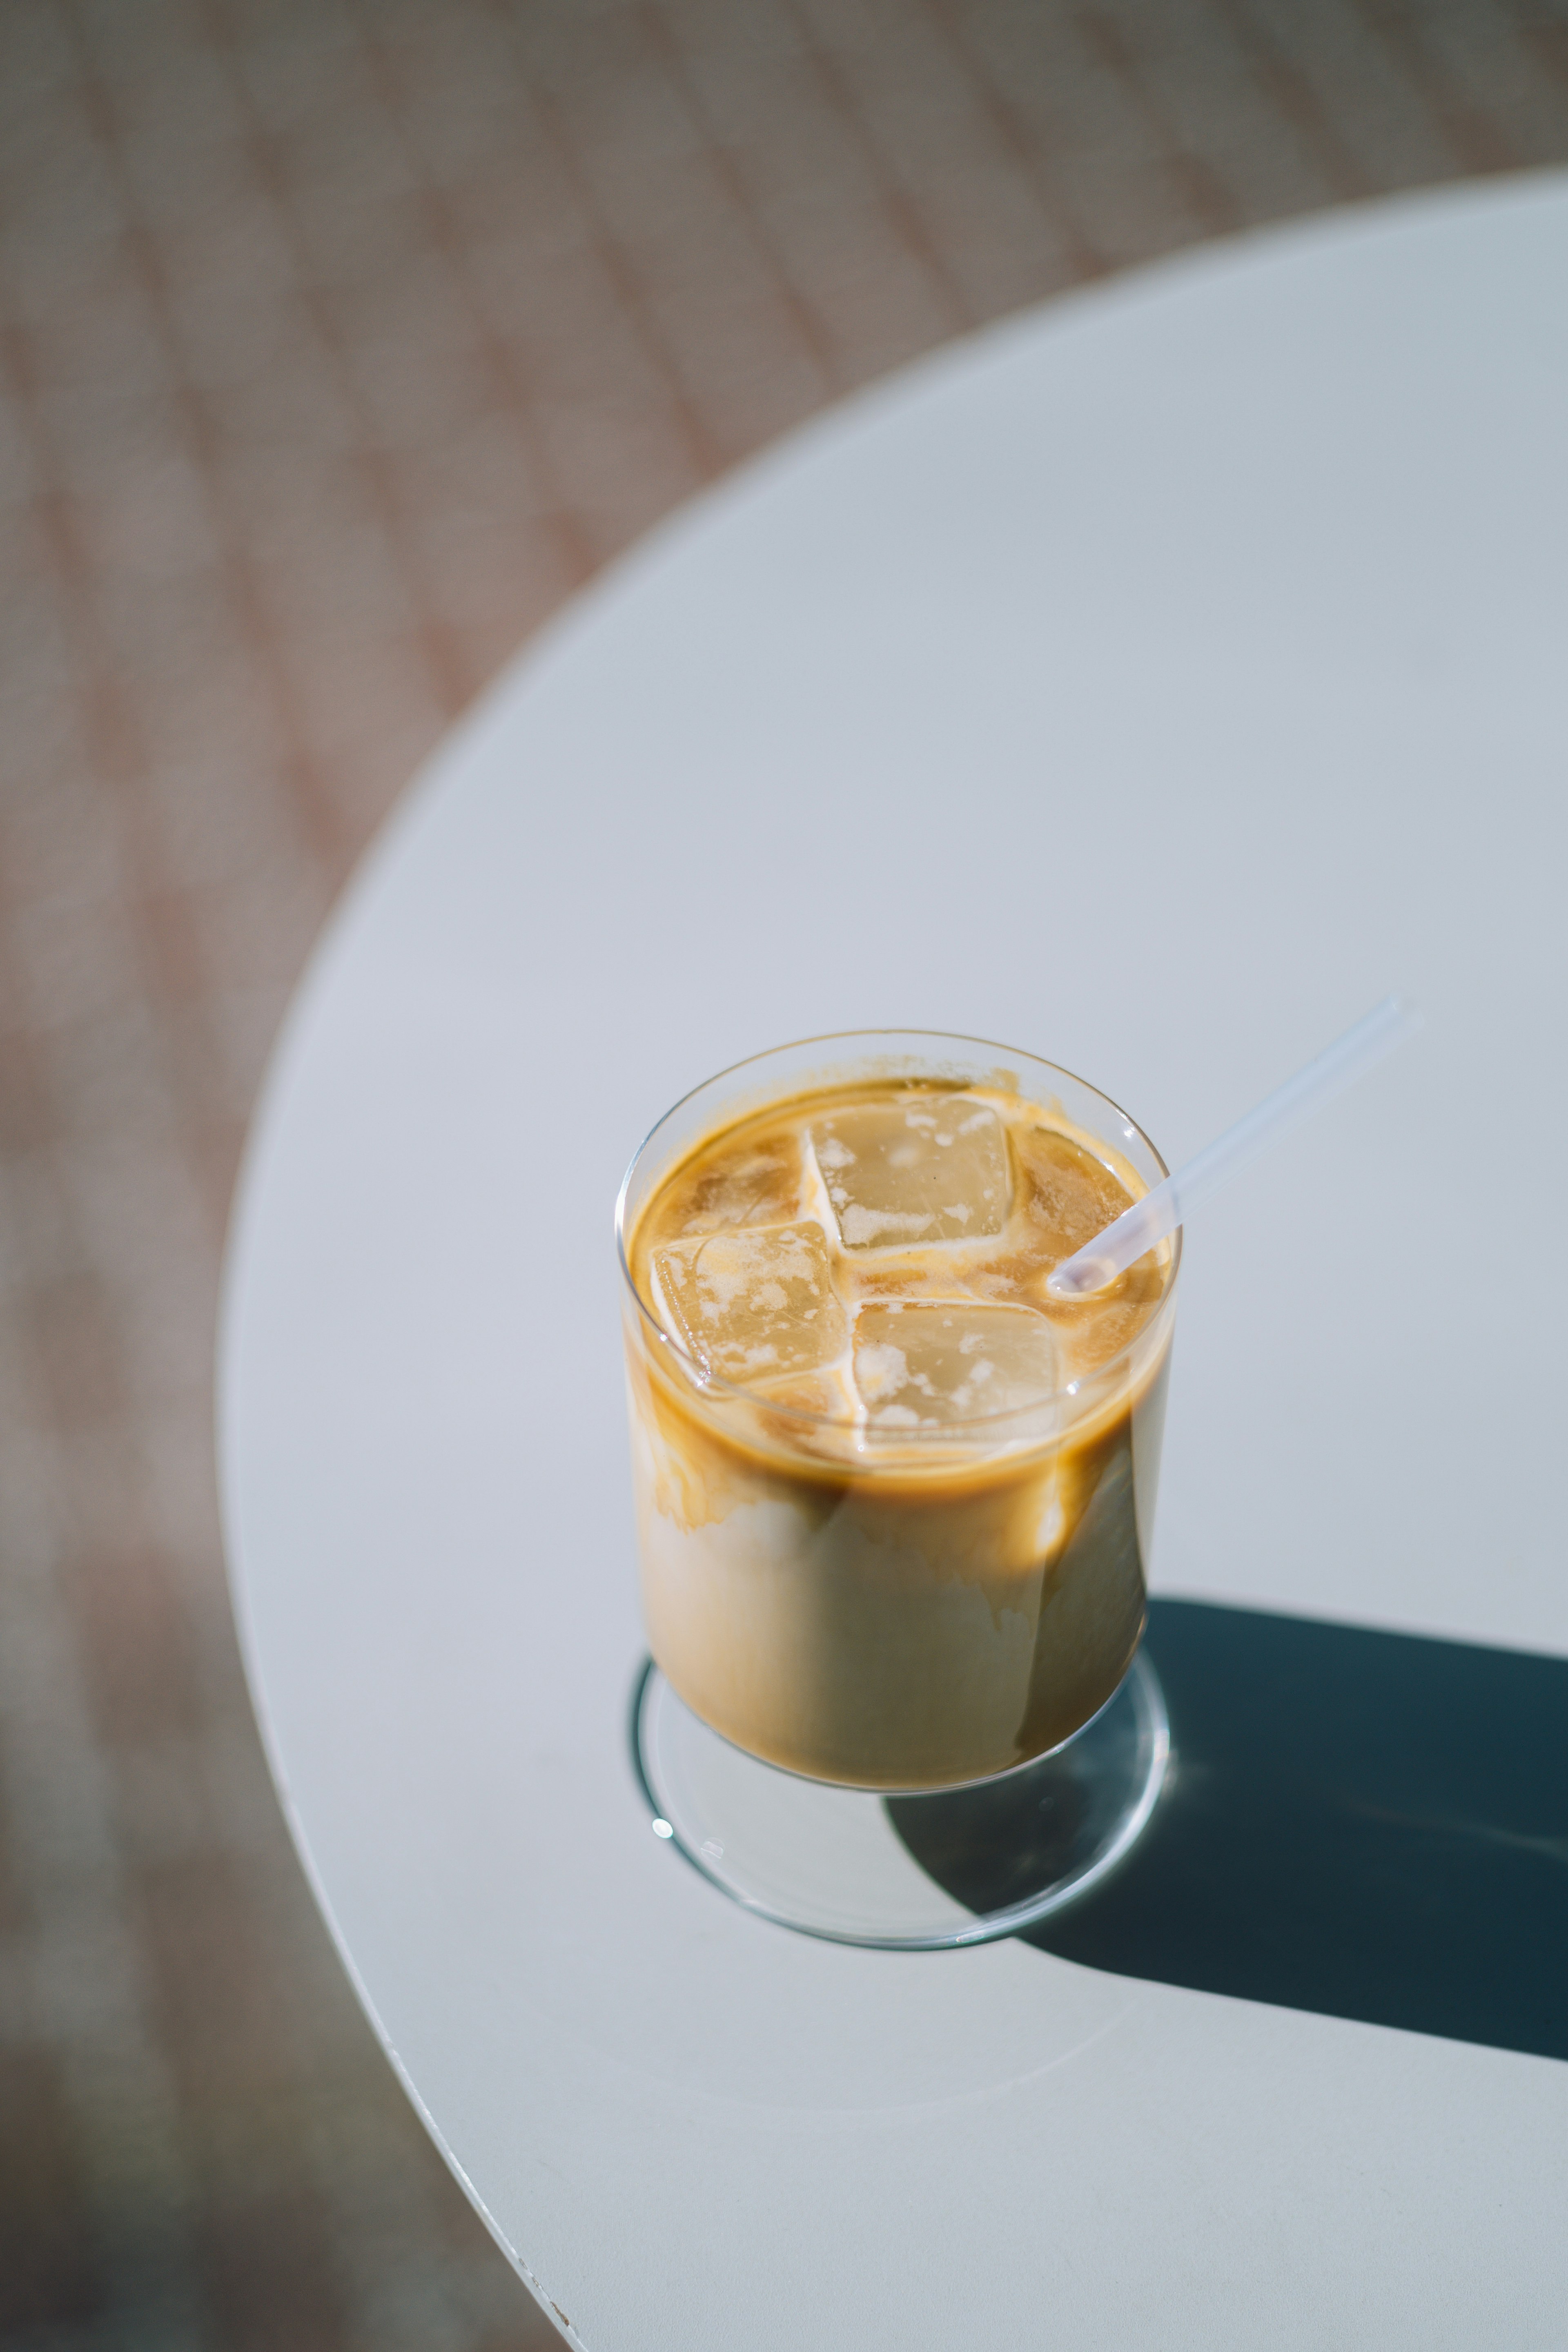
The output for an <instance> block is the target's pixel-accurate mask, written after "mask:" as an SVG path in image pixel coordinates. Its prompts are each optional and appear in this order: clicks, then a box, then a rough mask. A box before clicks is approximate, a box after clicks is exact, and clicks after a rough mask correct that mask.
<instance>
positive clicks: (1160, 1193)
mask: <svg viewBox="0 0 1568 2352" xmlns="http://www.w3.org/2000/svg"><path fill="white" fill-rule="evenodd" d="M1420 1026H1421V1016H1420V1014H1419V1013H1417V1012H1416V1009H1415V1007H1414V1006H1413V1005H1410V1004H1407V1003H1405V1002H1404V1000H1403V999H1402V998H1400V997H1397V996H1385V998H1384V1000H1383V1002H1382V1003H1381V1004H1377V1005H1374V1007H1373V1009H1372V1011H1371V1012H1370V1013H1367V1014H1366V1015H1365V1016H1364V1018H1363V1019H1362V1020H1360V1021H1358V1022H1357V1023H1356V1024H1355V1026H1354V1029H1347V1030H1346V1031H1345V1033H1344V1035H1343V1037H1341V1038H1338V1039H1337V1040H1336V1041H1335V1043H1334V1044H1333V1045H1330V1046H1328V1047H1327V1048H1326V1049H1325V1050H1324V1051H1323V1052H1322V1053H1321V1054H1320V1055H1318V1057H1317V1059H1316V1060H1315V1061H1312V1062H1309V1063H1308V1064H1307V1066H1306V1068H1305V1069H1304V1070H1298V1071H1297V1072H1296V1075H1295V1076H1294V1077H1293V1078H1287V1079H1286V1081H1285V1083H1284V1085H1283V1086H1282V1087H1276V1088H1275V1090H1274V1092H1273V1093H1272V1094H1271V1095H1269V1096H1267V1097H1265V1098H1264V1100H1263V1101H1262V1102H1260V1104H1259V1106H1258V1108H1257V1109H1256V1110H1250V1111H1249V1112H1248V1114H1247V1116H1246V1118H1239V1119H1238V1120H1237V1122H1236V1124H1235V1126H1234V1127H1232V1128H1228V1129H1226V1131H1225V1133H1224V1134H1223V1135H1222V1136H1220V1137H1219V1138H1218V1140H1217V1141H1216V1142H1214V1143H1211V1144H1210V1145H1209V1146H1208V1149H1207V1150H1206V1151H1200V1152H1199V1153H1198V1155H1197V1159H1196V1160H1188V1161H1187V1163H1186V1167H1185V1168H1178V1169H1177V1170H1176V1174H1175V1175H1174V1176H1167V1177H1166V1180H1165V1182H1164V1183H1163V1184H1156V1185H1155V1188H1154V1190H1153V1192H1145V1195H1144V1197H1143V1199H1142V1200H1141V1201H1136V1202H1134V1204H1133V1206H1132V1207H1131V1208H1130V1209H1128V1210H1126V1211H1125V1212H1124V1213H1123V1215H1121V1216H1119V1217H1118V1218H1117V1219H1116V1222H1115V1223H1114V1224H1112V1225H1107V1226H1106V1228H1105V1230H1104V1232H1103V1233H1101V1234H1095V1236H1094V1238H1093V1240H1092V1242H1086V1243H1085V1244H1084V1245H1083V1247H1082V1249H1081V1250H1078V1251H1076V1252H1075V1253H1074V1254H1073V1255H1072V1256H1071V1257H1069V1258H1063V1260H1062V1262H1061V1265H1059V1266H1057V1267H1056V1269H1055V1270H1054V1272H1053V1273H1052V1274H1051V1276H1050V1277H1049V1278H1048V1280H1047V1282H1046V1288H1047V1290H1049V1291H1050V1292H1051V1296H1052V1297H1053V1298H1086V1297H1089V1296H1090V1294H1091V1293H1092V1292H1093V1291H1096V1290H1103V1289H1104V1287H1105V1286H1106V1284H1107V1283H1108V1282H1114V1280H1115V1278H1116V1276H1118V1275H1119V1274H1121V1273H1124V1271H1125V1269H1126V1268H1127V1267H1128V1266H1130V1265H1132V1263H1133V1261H1134V1258H1140V1257H1142V1256H1143V1255H1144V1252H1145V1250H1151V1249H1153V1248H1155V1245H1156V1244H1158V1243H1160V1242H1163V1241H1164V1240H1165V1238H1166V1234H1174V1233H1175V1231H1176V1227H1177V1226H1178V1225H1180V1224H1185V1223H1186V1219H1187V1217H1188V1215H1189V1214H1190V1213H1191V1212H1192V1211H1193V1210H1194V1209H1196V1208H1197V1205H1198V1203H1199V1202H1200V1201H1207V1198H1208V1196H1209V1194H1210V1193H1211V1192H1218V1190H1219V1187H1220V1186H1221V1185H1222V1184H1227V1183H1228V1182H1229V1181H1230V1179H1231V1177H1232V1176H1234V1175H1236V1174H1237V1172H1238V1171H1239V1170H1240V1169H1242V1168H1245V1167H1246V1165H1247V1163H1248V1161H1249V1160H1253V1159H1255V1158H1256V1157H1257V1155H1258V1153H1259V1152H1260V1151H1262V1150H1265V1149H1266V1147H1267V1146H1268V1145H1269V1144H1270V1143H1274V1142H1276V1141H1277V1140H1278V1139H1279V1138H1280V1137H1281V1136H1282V1135H1284V1134H1286V1133H1288V1131H1289V1130H1290V1129H1291V1128H1292V1127H1294V1126H1296V1125H1297V1124H1298V1122H1299V1121H1300V1120H1301V1119H1303V1118H1307V1117H1309V1116H1310V1114H1311V1113H1312V1111H1315V1110H1320V1109H1321V1108H1322V1106H1323V1104H1324V1103H1326V1102H1329V1101H1331V1100H1332V1099H1333V1097H1334V1096H1335V1095H1337V1094H1338V1093H1339V1091H1340V1089H1341V1087H1348V1086H1349V1085H1350V1083H1351V1081H1352V1079H1354V1078H1359V1077H1360V1076H1361V1075H1362V1072H1363V1071H1364V1070H1369V1069H1370V1068H1371V1067H1372V1065H1373V1064H1374V1062H1380V1061H1381V1060H1382V1059H1383V1056H1384V1055H1385V1054H1386V1053H1389V1052H1391V1051H1392V1050H1393V1048H1394V1047H1395V1046H1396V1045H1401V1044H1403V1042H1404V1040H1405V1039H1406V1037H1408V1036H1411V1035H1413V1034H1414V1033H1415V1032H1416V1030H1417V1029H1418V1028H1419V1027H1420Z"/></svg>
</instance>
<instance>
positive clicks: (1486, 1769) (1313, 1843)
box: [887, 1601, 1568, 2059]
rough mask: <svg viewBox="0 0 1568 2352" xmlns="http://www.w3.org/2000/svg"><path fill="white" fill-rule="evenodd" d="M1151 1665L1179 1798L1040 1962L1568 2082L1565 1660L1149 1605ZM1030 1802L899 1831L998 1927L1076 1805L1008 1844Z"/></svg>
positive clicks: (1039, 1937) (1043, 1930) (992, 1794)
mask: <svg viewBox="0 0 1568 2352" xmlns="http://www.w3.org/2000/svg"><path fill="white" fill-rule="evenodd" d="M1145 1641H1146V1643H1147V1647H1148V1650H1149V1654H1150V1655H1151V1656H1152V1658H1153V1660H1154V1663H1155V1666H1156V1667H1157V1669H1158V1671H1159V1675H1160V1679H1161V1681H1162V1682H1163V1684H1164V1685H1165V1692H1166V1703H1167V1705H1168V1706H1169V1708H1170V1716H1171V1734H1172V1743H1173V1751H1174V1769H1173V1771H1172V1774H1171V1777H1170V1780H1169V1781H1168V1782H1167V1785H1166V1792H1165V1794H1164V1795H1163V1796H1162V1797H1161V1799H1160V1801H1159V1804H1158V1806H1157V1808H1156V1810H1155V1816H1154V1819H1153V1820H1152V1821H1151V1822H1150V1824H1149V1826H1148V1828H1147V1830H1146V1831H1145V1833H1144V1835H1143V1837H1142V1838H1141V1839H1140V1841H1139V1843H1138V1844H1137V1845H1136V1846H1135V1847H1134V1850H1133V1852H1132V1853H1131V1854H1130V1855H1129V1857H1128V1859H1127V1861H1126V1862H1125V1863H1124V1864H1123V1866H1122V1868H1121V1869H1120V1870H1119V1871H1118V1872H1117V1873H1116V1874H1115V1875H1114V1877H1113V1878H1112V1879H1110V1880H1109V1881H1107V1882H1106V1883H1105V1884H1104V1885H1101V1886H1099V1887H1097V1888H1096V1889H1094V1890H1093V1891H1092V1893H1090V1894H1088V1895H1084V1896H1082V1898H1081V1899H1080V1900H1079V1901H1078V1902H1076V1903H1075V1904H1073V1905H1072V1906H1071V1907H1070V1908H1069V1909H1067V1910H1065V1911H1062V1912H1061V1913H1059V1914H1058V1915H1057V1916H1055V1917H1053V1918H1051V1919H1048V1920H1046V1921H1045V1922H1043V1923H1042V1924H1041V1926H1040V1927H1035V1928H1030V1929H1029V1930H1027V1931H1026V1934H1025V1937H1024V1940H1025V1941H1027V1942H1029V1943H1032V1944H1036V1945H1038V1946H1039V1947H1040V1948H1041V1949H1043V1950H1046V1951H1051V1952H1057V1953H1060V1954H1061V1956H1062V1957H1063V1958H1066V1959H1071V1960H1077V1961H1080V1962H1082V1964H1083V1965H1084V1966H1086V1967H1089V1968H1098V1969H1111V1970H1113V1971H1114V1972H1115V1973H1116V1974H1118V1975H1121V1976H1130V1977H1145V1978H1150V1979H1154V1980H1155V1981H1156V1982H1159V1983H1162V1984H1176V1985H1187V1986H1191V1987H1193V1988H1196V1989H1197V1990H1200V1991H1203V1992H1220V1993H1233V1994H1237V1995H1239V1996H1240V1997H1241V1998H1242V1999H1244V2000H1261V2001H1271V2002H1274V2003H1276V2004H1278V2005H1279V2006H1281V2007H1284V2008H1289V2009H1303V2010H1314V2011H1319V2012H1320V2013H1322V2014H1323V2015H1325V2016H1330V2017H1347V2018H1356V2019H1360V2020H1362V2021H1364V2022H1366V2023H1369V2024H1375V2025H1393V2026H1400V2027H1404V2028H1405V2029H1406V2030H1407V2031H1410V2032H1418V2033H1437V2034H1444V2035H1447V2036H1448V2037H1449V2038H1451V2039H1453V2040H1456V2041H1461V2042H1484V2043H1488V2044H1490V2045H1491V2046H1492V2047H1494V2048H1497V2049H1501V2050H1519V2051H1526V2052H1529V2053H1531V2054H1533V2055H1535V2056H1538V2057H1546V2058H1564V2059H1568V1660H1563V1659H1558V1658H1549V1657H1539V1656H1531V1655H1527V1654H1522V1653H1519V1652H1515V1651H1510V1650H1490V1649H1481V1648H1478V1647H1475V1646H1473V1645H1471V1644H1469V1643H1459V1642H1440V1641H1428V1640H1425V1639H1421V1638H1417V1637H1415V1636H1412V1635H1408V1634H1403V1633H1369V1632H1367V1631H1365V1630H1364V1629H1363V1628H1361V1627H1359V1626H1351V1625H1335V1624H1323V1623H1318V1622H1312V1621H1311V1620H1308V1619H1303V1618H1296V1617H1280V1616H1270V1615H1263V1614H1261V1613H1260V1612H1255V1611H1252V1610H1245V1609H1222V1608H1216V1607H1212V1606H1210V1605H1208V1604H1207V1603H1203V1602H1198V1601H1154V1602H1152V1603H1151V1605H1150V1609H1149V1623H1148V1632H1147V1634H1146V1635H1145ZM1067 1754H1068V1756H1071V1749H1069V1750H1068V1751H1067ZM1017 1786H1018V1784H1016V1783H1015V1784H1009V1783H1008V1782H1005V1781H1004V1782H999V1783H998V1784H997V1785H996V1786H995V1787H994V1788H992V1789H990V1790H986V1789H978V1790H959V1791H956V1792H955V1793H953V1794H952V1795H951V1796H945V1797H942V1798H940V1799H932V1798H921V1799H916V1800H915V1801H913V1802H911V1801H907V1800H899V1799H894V1800H891V1801H889V1803H888V1808H887V1810H888V1813H889V1816H890V1818H891V1819H892V1821H893V1823H894V1828H895V1829H896V1830H897V1831H898V1832H899V1835H900V1836H901V1837H902V1838H903V1840H904V1844H905V1845H906V1846H907V1848H908V1850H909V1852H910V1853H912V1854H913V1855H914V1857H915V1860H916V1861H917V1862H918V1863H920V1864H921V1865H922V1867H923V1868H924V1869H925V1870H926V1871H927V1873H928V1874H929V1875H930V1876H932V1877H933V1878H935V1879H936V1881H937V1883H938V1884H939V1885H942V1886H944V1887H945V1888H946V1890H947V1892H948V1893H949V1894H951V1895H955V1896H956V1897H957V1899H958V1900H959V1901H960V1902H962V1903H965V1904H967V1906H969V1907H970V1908H971V1909H974V1910H988V1909H991V1908H992V1907H994V1906H997V1905H998V1903H999V1902H1005V1901H1006V1900H1007V1899H1008V1894H1009V1887H1010V1886H1011V1885H1013V1884H1014V1883H1015V1881H1016V1880H1017V1878H1018V1876H1019V1856H1020V1853H1026V1852H1029V1850H1030V1848H1031V1847H1033V1846H1037V1845H1042V1844H1043V1845H1051V1844H1053V1843H1056V1842H1058V1841H1060V1840H1061V1837H1062V1836H1063V1834H1064V1833H1067V1832H1068V1831H1069V1824H1070V1817H1071V1812H1072V1810H1073V1806H1074V1803H1075V1799H1074V1796H1073V1793H1072V1789H1071V1775H1070V1773H1064V1777H1063V1785H1062V1789H1061V1791H1060V1796H1059V1800H1058V1801H1056V1802H1054V1803H1048V1804H1047V1805H1046V1806H1045V1807H1044V1808H1043V1809H1041V1807H1040V1802H1039V1799H1038V1798H1035V1799H1034V1800H1032V1804H1033V1811H1032V1812H1031V1813H1030V1818H1028V1819H1022V1818H1018V1819H1015V1818H1013V1815H1014V1814H1015V1813H1016V1812H1017V1810H1018V1805H1019V1797H1018V1796H1017V1795H1016V1794H1015V1793H1014V1791H1015V1790H1016V1789H1017ZM1038 1859H1039V1857H1038V1856H1034V1855H1031V1866H1035V1865H1037V1864H1038ZM1036 1883H1037V1884H1038V1880H1037V1881H1036Z"/></svg>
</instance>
